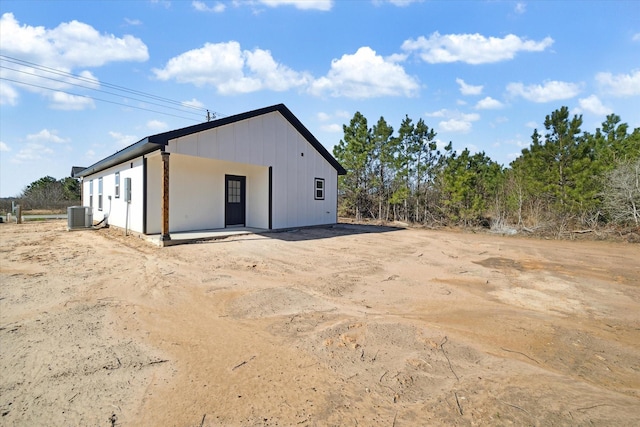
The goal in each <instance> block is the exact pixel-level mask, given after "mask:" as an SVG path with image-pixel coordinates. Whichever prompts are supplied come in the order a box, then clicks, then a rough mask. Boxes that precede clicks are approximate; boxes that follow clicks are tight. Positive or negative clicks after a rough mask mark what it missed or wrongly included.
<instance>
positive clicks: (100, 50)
mask: <svg viewBox="0 0 640 427" xmlns="http://www.w3.org/2000/svg"><path fill="white" fill-rule="evenodd" d="M0 39H1V40H2V50H3V54H4V55H7V56H16V57H19V58H21V59H25V60H29V61H32V62H36V63H38V64H43V65H46V66H48V67H60V68H63V69H72V68H75V67H100V66H102V65H105V64H108V63H110V62H116V61H139V62H141V61H146V60H147V59H149V52H148V50H147V46H146V45H145V44H144V43H143V42H142V40H140V39H138V38H135V37H133V36H131V35H125V36H123V37H121V38H118V37H116V36H115V35H113V34H100V33H99V32H98V31H97V30H96V29H95V28H93V27H92V26H91V25H88V24H84V23H82V22H79V21H75V20H74V21H71V22H63V23H61V24H60V25H58V26H57V27H56V28H53V29H46V28H44V27H32V26H29V25H26V24H25V25H20V23H19V22H18V21H17V20H16V19H15V17H14V16H13V14H12V13H5V14H3V15H2V17H1V18H0Z"/></svg>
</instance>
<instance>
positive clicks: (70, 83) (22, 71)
mask: <svg viewBox="0 0 640 427" xmlns="http://www.w3.org/2000/svg"><path fill="white" fill-rule="evenodd" d="M0 68H4V69H6V70H11V71H15V72H18V73H22V74H28V75H30V76H35V77H38V78H41V79H47V80H52V81H54V82H58V83H63V84H65V85H71V86H77V87H81V88H83V89H89V90H94V91H96V92H101V93H106V94H108V95H114V96H118V97H121V98H125V99H131V100H133V101H139V102H144V103H146V104H151V105H156V106H158V107H162V108H168V109H171V110H176V111H180V112H182V113H188V114H197V115H201V114H203V113H206V109H202V111H198V112H195V111H185V110H181V109H179V108H176V107H169V106H166V105H162V104H159V103H156V102H151V101H146V100H142V99H138V98H133V97H130V96H126V95H121V94H117V93H114V92H109V91H106V90H102V89H96V88H92V87H89V86H84V85H81V84H79V83H73V82H68V81H64V80H60V79H55V78H53V77H47V76H42V75H39V74H36V73H30V72H28V71H24V70H17V69H15V68H9V67H6V66H4V65H0ZM25 83H26V82H25ZM26 84H28V83H26ZM51 90H55V89H51Z"/></svg>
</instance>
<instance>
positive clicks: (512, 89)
mask: <svg viewBox="0 0 640 427" xmlns="http://www.w3.org/2000/svg"><path fill="white" fill-rule="evenodd" d="M507 92H509V94H511V95H512V96H521V97H523V98H524V99H526V100H528V101H532V102H538V103H543V102H551V101H558V100H562V99H569V98H573V97H575V96H577V95H578V94H579V93H580V85H579V84H576V83H568V82H560V81H556V80H552V81H546V82H544V83H543V84H542V85H528V86H525V85H524V84H522V83H509V84H508V85H507Z"/></svg>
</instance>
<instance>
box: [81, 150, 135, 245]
mask: <svg viewBox="0 0 640 427" xmlns="http://www.w3.org/2000/svg"><path fill="white" fill-rule="evenodd" d="M116 172H120V195H119V197H117V198H116V196H115V185H116V178H115V176H116ZM100 178H102V190H103V192H102V210H100V209H98V195H99V193H98V182H99V180H100ZM125 178H131V188H132V191H131V203H130V204H129V209H128V212H127V203H126V202H125V201H124V180H125ZM92 180H93V206H92V207H93V209H92V211H93V221H94V223H98V222H100V221H101V220H102V219H103V218H104V217H105V216H107V215H108V216H109V218H108V223H109V224H110V225H114V226H117V227H121V228H125V226H127V227H128V228H129V230H132V231H136V232H139V233H142V231H143V230H142V212H143V203H142V201H143V167H142V158H141V157H140V158H137V159H134V160H131V161H129V162H126V163H123V164H120V165H118V166H114V167H112V168H109V169H105V170H103V171H101V172H98V173H96V174H93V175H88V176H85V177H84V178H83V181H82V192H83V194H82V200H83V203H84V205H85V206H89V186H90V182H91V181H92ZM109 196H110V197H111V200H109ZM127 213H128V215H129V217H128V224H126V222H127Z"/></svg>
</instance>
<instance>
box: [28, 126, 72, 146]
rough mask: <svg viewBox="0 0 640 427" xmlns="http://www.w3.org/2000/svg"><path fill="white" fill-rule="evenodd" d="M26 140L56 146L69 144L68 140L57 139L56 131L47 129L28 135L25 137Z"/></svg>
mask: <svg viewBox="0 0 640 427" xmlns="http://www.w3.org/2000/svg"><path fill="white" fill-rule="evenodd" d="M26 139H27V141H34V142H53V143H56V144H65V143H67V142H69V139H68V138H61V137H59V136H58V131H57V130H49V129H42V130H41V131H40V132H38V133H33V134H29V135H27V138H26Z"/></svg>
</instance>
